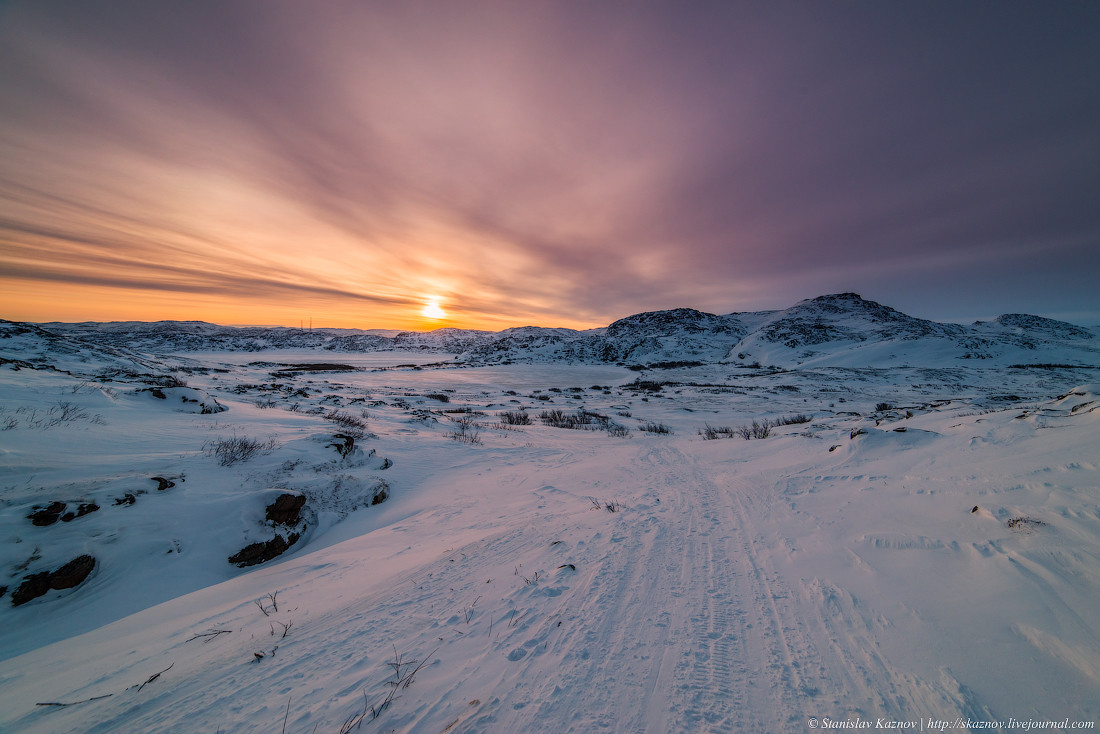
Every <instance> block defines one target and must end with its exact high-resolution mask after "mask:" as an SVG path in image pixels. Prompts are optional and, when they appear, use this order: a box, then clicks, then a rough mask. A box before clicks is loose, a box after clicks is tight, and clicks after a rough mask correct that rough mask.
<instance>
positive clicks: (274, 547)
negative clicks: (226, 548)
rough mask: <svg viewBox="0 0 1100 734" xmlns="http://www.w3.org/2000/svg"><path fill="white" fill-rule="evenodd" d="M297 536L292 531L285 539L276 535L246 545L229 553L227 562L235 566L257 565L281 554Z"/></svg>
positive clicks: (295, 541) (292, 543) (295, 540)
mask: <svg viewBox="0 0 1100 734" xmlns="http://www.w3.org/2000/svg"><path fill="white" fill-rule="evenodd" d="M299 537H300V536H299V535H298V534H297V533H292V534H291V535H290V537H288V538H286V539H283V537H282V536H281V535H276V536H275V537H274V538H272V539H271V540H268V541H265V542H260V543H252V544H251V545H246V546H245V547H244V548H242V549H241V550H239V551H238V552H237V553H235V554H233V555H231V556H230V557H229V562H230V563H233V564H236V566H237V568H245V567H246V566H256V565H259V564H261V563H264V562H265V561H270V560H271V559H272V558H275V557H277V556H280V555H282V554H283V553H284V552H285V551H286V549H287V548H289V547H290V546H292V545H294V544H295V543H297V542H298V538H299Z"/></svg>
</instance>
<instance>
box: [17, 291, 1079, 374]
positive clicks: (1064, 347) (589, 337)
mask: <svg viewBox="0 0 1100 734" xmlns="http://www.w3.org/2000/svg"><path fill="white" fill-rule="evenodd" d="M25 328H34V329H41V330H42V333H43V334H47V335H49V337H50V338H55V339H56V338H62V339H69V340H75V342H77V343H79V344H83V345H86V346H96V347H98V348H101V349H115V348H116V347H117V345H119V344H123V345H126V347H127V349H128V350H132V351H128V352H127V354H129V355H134V353H135V352H137V353H147V354H185V353H188V352H213V351H235V352H240V351H249V352H259V351H266V350H274V349H323V350H329V351H335V352H350V353H354V352H377V351H403V352H404V351H416V352H427V353H438V354H439V355H440V356H441V357H444V356H445V357H447V358H457V359H459V360H462V361H464V362H467V363H475V364H493V363H507V362H553V361H563V360H564V361H573V362H590V363H591V362H603V363H619V364H627V365H651V364H668V363H672V364H675V363H684V362H701V363H708V364H711V363H720V362H726V363H730V364H733V365H742V366H757V365H758V366H776V367H784V368H786V367H793V366H851V367H861V366H875V367H889V366H901V365H912V366H922V365H929V366H932V365H934V366H945V365H950V364H961V363H964V362H965V361H969V360H978V361H985V362H986V363H989V364H998V365H1012V364H1072V365H1096V364H1097V363H1100V340H1098V335H1097V334H1096V333H1095V332H1094V331H1092V330H1090V329H1086V328H1083V327H1080V326H1076V325H1074V324H1069V323H1066V322H1063V321H1056V320H1053V319H1048V318H1043V317H1040V316H1031V315H1027V314H1006V315H1003V316H1000V317H998V318H996V319H994V320H992V321H988V322H976V323H974V324H969V325H962V324H953V323H941V322H936V321H929V320H926V319H920V318H916V317H913V316H909V315H907V314H904V313H902V312H900V311H897V310H896V309H893V308H890V307H889V306H884V305H882V304H879V303H876V302H874V301H869V300H866V299H863V298H861V297H860V296H859V295H857V294H855V293H839V294H833V295H827V296H820V297H818V298H812V299H807V300H805V301H801V302H800V303H797V304H795V305H793V306H791V307H790V308H787V309H784V310H781V311H759V312H747V313H731V314H724V315H719V314H711V313H705V312H703V311H697V310H695V309H690V308H676V309H670V310H665V311H651V312H645V313H639V314H634V315H632V316H627V317H625V318H622V319H619V320H618V321H615V322H614V323H612V324H610V325H608V326H607V327H604V328H600V329H590V330H586V331H576V330H573V329H555V328H543V327H534V326H525V327H519V328H513V329H505V330H504V331H499V332H489V331H477V330H469V329H437V330H435V331H428V332H409V331H406V332H398V333H394V332H384V331H358V330H354V329H313V330H304V329H293V328H284V327H276V328H264V327H241V328H236V327H226V326H218V325H215V324H208V323H204V322H195V321H187V322H180V321H162V322H156V323H145V322H116V323H105V324H99V323H80V324H63V323H51V324H43V325H41V326H40V327H39V326H34V327H30V326H28V327H25ZM135 356H136V355H135ZM131 358H133V357H131Z"/></svg>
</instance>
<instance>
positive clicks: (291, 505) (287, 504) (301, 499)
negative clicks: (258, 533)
mask: <svg viewBox="0 0 1100 734" xmlns="http://www.w3.org/2000/svg"><path fill="white" fill-rule="evenodd" d="M305 503H306V498H305V496H304V495H300V494H281V495H279V497H278V498H277V499H276V500H275V501H274V502H272V503H271V504H270V505H268V506H267V520H268V522H272V523H275V524H276V525H296V524H297V523H298V519H299V517H300V514H301V511H302V506H303V505H304V504H305Z"/></svg>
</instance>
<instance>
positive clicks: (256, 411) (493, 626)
mask: <svg viewBox="0 0 1100 734" xmlns="http://www.w3.org/2000/svg"><path fill="white" fill-rule="evenodd" d="M5 356H8V357H10V356H11V353H10V352H7V351H6V352H5ZM125 359H126V358H125V356H117V355H116V356H114V357H111V358H110V359H109V358H108V356H105V355H104V354H100V353H98V352H94V351H89V353H87V354H76V355H73V354H70V355H58V357H57V362H56V364H55V366H56V367H57V369H54V370H51V369H47V368H45V367H43V366H42V364H40V363H39V364H35V365H33V366H32V365H28V364H22V365H21V364H19V363H18V362H10V361H9V362H8V363H7V364H4V365H2V366H0V429H2V430H0V572H2V573H3V578H0V585H2V586H5V587H6V590H5V593H4V595H3V597H0V658H2V659H0V730H2V731H5V732H9V731H10V732H216V731H222V732H280V731H286V732H314V731H316V732H342V731H363V732H371V731H378V732H383V731H384V732H390V731H399V732H485V731H489V732H592V731H617V732H641V731H648V732H749V731H754V732H784V731H810V730H811V729H810V721H811V719H813V720H814V723H816V724H817V725H818V726H819V727H822V728H825V727H828V726H830V725H834V726H835V725H836V724H837V723H838V722H846V723H847V722H864V723H866V722H870V725H871V727H872V728H874V726H875V725H876V723H888V722H893V721H898V722H913V723H914V728H916V729H918V730H924V729H928V728H929V724H931V723H934V722H930V721H929V720H934V721H938V722H947V723H949V724H950V725H951V726H952V727H954V726H955V725H956V724H958V723H960V722H959V721H958V720H959V719H961V720H962V721H961V723H962V725H963V726H961V727H958V728H956V729H955V730H966V729H968V728H969V729H975V730H976V729H979V728H984V727H985V726H989V724H990V723H996V724H998V727H999V729H1000V730H1003V731H1009V730H1011V729H1012V728H1013V722H1015V723H1016V724H1020V722H1024V724H1026V723H1027V722H1040V721H1048V720H1050V721H1057V722H1059V723H1060V724H1059V725H1060V727H1061V726H1062V725H1063V724H1065V720H1067V719H1068V722H1069V724H1070V725H1071V726H1072V725H1073V724H1074V723H1075V722H1088V723H1089V724H1092V723H1094V722H1095V721H1096V720H1097V719H1098V718H1100V590H1098V589H1100V384H1098V383H1100V370H1096V369H1082V368H1078V369H1068V368H1048V369H1009V368H990V369H982V368H979V367H971V366H965V367H950V368H947V367H939V368H928V369H921V368H894V369H888V370H887V369H880V370H873V369H840V368H826V367H822V368H817V369H810V368H804V369H797V370H792V371H768V370H760V369H749V368H743V367H735V366H732V365H708V366H698V367H689V368H680V369H665V370H652V369H651V370H646V371H644V372H636V371H630V370H628V369H625V368H623V367H616V366H607V365H568V364H544V365H533V366H532V365H518V364H514V365H503V366H494V367H468V368H461V367H454V366H451V367H440V366H435V365H437V363H438V362H441V361H446V359H447V357H446V356H445V355H444V356H443V357H439V356H438V355H432V356H430V357H428V358H425V356H424V355H422V354H417V355H400V354H395V353H385V354H375V355H348V354H331V353H324V354H323V355H322V354H321V353H319V352H308V351H303V350H298V351H295V352H285V353H278V352H264V353H262V354H240V353H237V354H221V353H207V354H196V353H191V354H188V355H186V357H182V356H181V357H166V358H155V357H149V358H148V359H147V360H145V361H143V362H141V363H134V364H130V365H129V366H128V367H127V366H126V365H125V364H124V363H125ZM402 364H403V365H413V364H416V365H418V367H411V366H403V367H397V366H396V365H402ZM120 365H121V366H120ZM293 365H299V367H294V366H293ZM303 365H304V366H303ZM340 365H344V366H345V367H347V368H354V369H345V368H342V367H340ZM106 368H110V371H108V372H104V369H106ZM59 370H63V371H59ZM223 409H224V410H223ZM554 411H560V412H558V413H556V412H554ZM543 416H545V418H544V417H543ZM525 417H526V419H529V420H530V424H524V421H525ZM508 421H512V423H509V422H508ZM547 421H549V422H550V423H557V424H558V425H551V424H547ZM754 421H755V422H756V430H755V433H756V435H755V436H753V432H754V431H753V422H754ZM568 425H572V427H563V426H568ZM708 429H709V430H708ZM742 433H745V434H748V438H747V439H746V438H744V437H743V436H742V435H741V434H742ZM765 434H766V435H765ZM281 495H291V496H293V497H304V498H305V502H304V505H301V509H300V515H299V516H297V517H295V518H293V519H291V520H288V521H287V522H284V523H278V524H277V523H276V522H275V521H273V520H270V519H268V516H267V515H265V508H267V507H268V506H270V505H271V504H272V503H273V502H274V501H275V499H276V498H278V497H280V496H281ZM56 503H61V504H62V505H63V507H61V508H60V509H58V505H57V504H56ZM51 504H53V505H54V510H55V511H56V512H54V521H52V522H50V521H49V520H50V517H49V516H50V513H51V512H52V511H51V510H50V505H51ZM93 505H94V506H95V507H96V509H95V510H91V509H90V508H91V507H92V506H93ZM35 513H44V514H40V515H38V517H39V518H40V520H39V521H35V522H32V520H31V519H30V517H29V516H31V515H34V514H35ZM66 515H68V518H67V519H66ZM36 522H40V523H41V524H36ZM276 537H279V538H280V539H283V541H284V542H289V543H290V545H289V548H288V549H287V550H286V551H285V552H283V553H282V554H281V555H278V556H277V557H275V558H273V559H272V560H268V561H266V562H265V563H262V564H259V565H254V566H250V567H245V568H239V567H238V566H237V565H235V564H232V563H230V562H229V561H228V560H227V559H228V558H229V557H231V556H234V555H235V554H236V553H238V552H239V551H241V550H242V549H243V548H245V547H247V546H249V545H250V544H254V543H265V542H267V541H270V540H272V539H274V538H276ZM291 538H293V540H291ZM85 555H86V556H91V557H92V558H94V559H95V565H94V569H93V570H92V571H91V574H90V575H88V576H87V578H86V579H84V580H83V581H81V582H80V583H79V584H78V585H76V586H75V587H73V588H61V589H55V588H50V589H49V590H48V591H46V592H45V593H42V594H41V595H38V596H35V597H34V598H32V599H29V600H27V601H25V603H20V604H19V605H15V604H13V603H12V601H13V600H14V598H15V594H16V593H17V590H18V589H19V588H20V587H21V585H22V584H23V583H24V579H26V578H27V577H28V576H31V575H34V574H46V573H52V572H54V571H56V570H57V569H59V568H61V567H63V566H64V565H65V564H67V563H68V562H70V561H72V560H73V559H76V558H79V557H81V556H85ZM41 578H45V576H42V577H41ZM880 719H881V720H882V721H881V722H880V721H879V720H880ZM1062 728H1064V727H1062Z"/></svg>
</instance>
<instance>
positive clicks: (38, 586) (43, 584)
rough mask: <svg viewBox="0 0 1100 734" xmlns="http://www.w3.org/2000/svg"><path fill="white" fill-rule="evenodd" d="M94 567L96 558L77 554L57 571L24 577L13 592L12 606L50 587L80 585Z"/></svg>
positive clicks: (28, 599) (35, 596) (36, 596)
mask: <svg viewBox="0 0 1100 734" xmlns="http://www.w3.org/2000/svg"><path fill="white" fill-rule="evenodd" d="M94 569H95V558H93V557H92V556H89V555H87V554H84V555H82V556H77V557H76V558H74V559H73V560H71V561H69V562H68V563H66V564H65V565H64V566H62V567H61V568H59V569H57V570H56V571H52V572H51V571H42V572H40V573H32V574H31V575H30V576H27V577H25V578H24V579H23V583H21V584H20V585H19V588H18V589H16V590H15V591H14V592H12V595H11V603H12V606H15V607H17V606H20V605H21V604H26V603H27V602H29V601H31V600H32V599H37V598H38V597H40V596H42V595H44V594H45V593H46V592H47V591H49V590H50V589H57V590H61V589H71V588H73V587H75V586H79V585H80V584H81V583H83V582H84V579H86V578H88V575H89V574H91V572H92V571H93V570H94Z"/></svg>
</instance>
